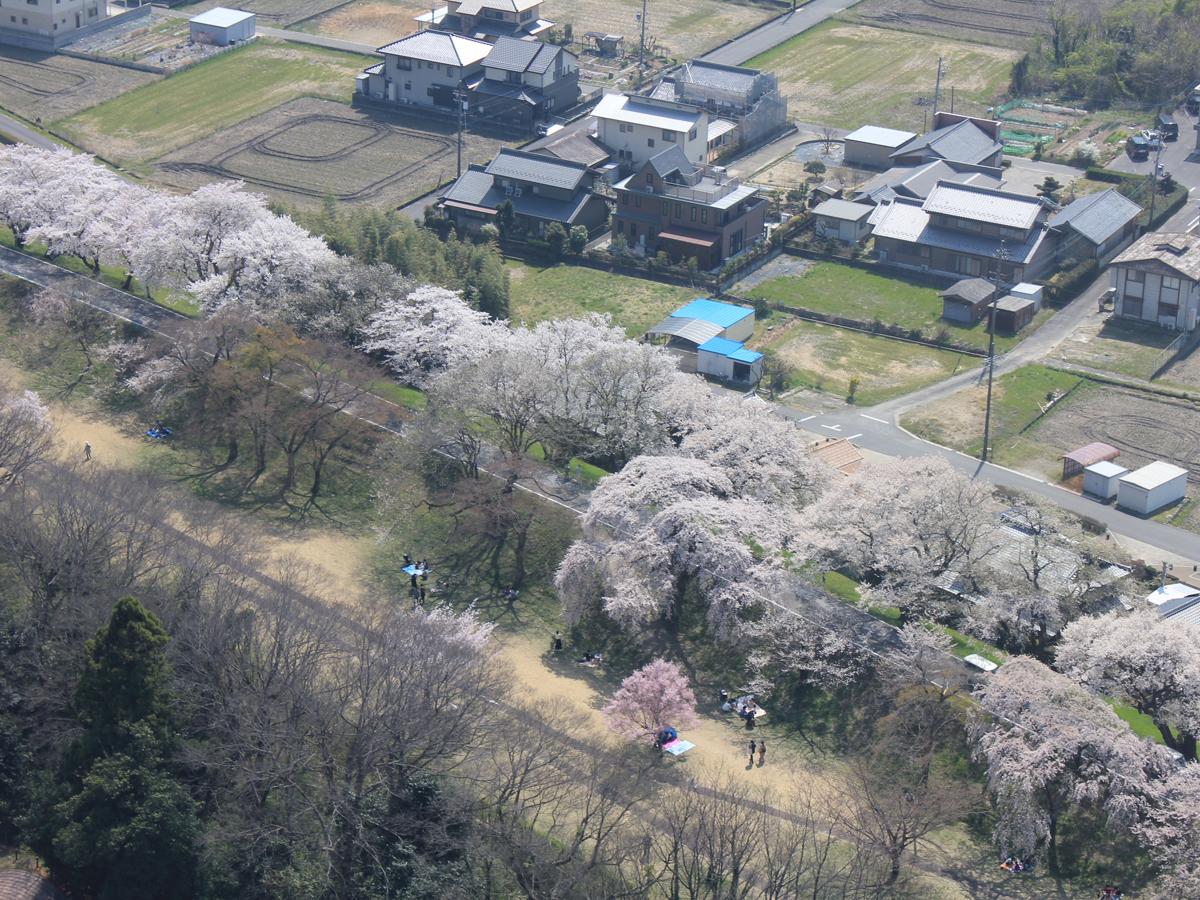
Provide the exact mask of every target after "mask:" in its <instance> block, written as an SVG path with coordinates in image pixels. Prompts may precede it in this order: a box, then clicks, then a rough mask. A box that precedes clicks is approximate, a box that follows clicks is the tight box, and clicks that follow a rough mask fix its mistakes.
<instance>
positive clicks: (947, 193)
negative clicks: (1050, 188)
mask: <svg viewBox="0 0 1200 900" xmlns="http://www.w3.org/2000/svg"><path fill="white" fill-rule="evenodd" d="M922 208H923V209H924V210H925V212H927V213H939V214H941V215H946V216H955V217H957V218H961V219H970V220H971V221H973V222H986V223H988V224H990V225H1005V226H1007V227H1009V228H1022V229H1024V228H1031V227H1033V225H1034V223H1035V222H1036V221H1037V217H1038V214H1039V213H1040V212H1041V211H1042V209H1043V206H1042V201H1041V200H1040V199H1038V198H1036V197H1024V196H1022V195H1020V194H1010V193H1008V192H1007V191H994V190H989V189H987V188H982V187H975V186H973V185H967V184H956V183H954V182H950V181H939V182H938V183H937V184H936V185H935V186H934V188H933V190H932V191H930V192H929V196H928V197H927V198H926V200H925V204H924V206H923V207H922Z"/></svg>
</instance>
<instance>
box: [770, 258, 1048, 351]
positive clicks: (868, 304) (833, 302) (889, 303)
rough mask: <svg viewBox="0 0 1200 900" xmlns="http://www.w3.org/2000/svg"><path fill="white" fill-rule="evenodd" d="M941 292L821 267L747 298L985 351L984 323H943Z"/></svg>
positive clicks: (891, 277) (1001, 338)
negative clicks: (942, 335)
mask: <svg viewBox="0 0 1200 900" xmlns="http://www.w3.org/2000/svg"><path fill="white" fill-rule="evenodd" d="M938 290H939V289H938V288H936V287H933V286H932V285H930V284H929V283H927V282H922V281H919V280H915V279H909V278H906V277H904V276H903V275H900V274H897V273H892V272H889V273H887V274H877V273H875V272H868V271H866V270H864V269H859V268H857V267H855V266H846V265H842V264H840V263H833V262H819V263H816V264H814V265H813V266H812V267H810V268H809V269H807V270H806V271H805V272H804V274H803V275H799V276H794V275H785V276H783V277H781V278H772V279H771V280H770V281H767V282H764V283H763V284H760V285H758V286H757V287H755V288H753V289H752V290H751V291H750V292H749V294H748V296H749V297H750V298H752V299H758V298H762V299H764V300H767V301H768V302H770V303H784V304H788V305H792V306H799V307H803V308H804V309H809V310H812V311H813V312H818V313H830V314H833V315H841V316H846V317H847V318H851V319H858V320H860V321H862V322H872V321H874V320H876V319H878V320H879V321H880V322H884V323H887V324H889V325H900V326H902V327H904V328H911V329H919V330H920V331H921V332H922V333H923V334H924V336H925V337H926V338H930V339H932V338H934V337H935V336H936V335H937V334H938V332H939V331H941V330H942V329H945V330H946V331H947V332H948V333H949V335H950V339H951V340H953V341H956V342H958V343H960V344H965V345H967V346H970V347H978V348H979V349H981V350H982V349H986V348H987V345H988V334H987V328H986V322H978V323H976V324H975V325H973V326H971V327H965V326H962V325H955V324H954V323H952V322H947V321H945V320H944V319H943V318H942V298H941V297H940V296H938ZM1050 315H1051V313H1050V311H1049V310H1043V311H1042V312H1040V313H1038V316H1037V318H1035V320H1034V321H1033V323H1032V324H1031V325H1029V326H1027V327H1026V328H1025V330H1024V331H1022V332H1021V334H1020V335H1015V336H1010V335H997V336H996V349H997V351H998V352H1003V351H1005V350H1008V349H1009V348H1010V347H1012V346H1013V345H1015V344H1017V343H1019V342H1020V341H1021V340H1023V339H1024V338H1025V337H1027V336H1028V335H1029V334H1030V333H1032V332H1033V331H1035V330H1036V329H1037V327H1038V326H1039V325H1040V324H1041V323H1042V322H1044V321H1045V320H1046V319H1048V318H1049V317H1050Z"/></svg>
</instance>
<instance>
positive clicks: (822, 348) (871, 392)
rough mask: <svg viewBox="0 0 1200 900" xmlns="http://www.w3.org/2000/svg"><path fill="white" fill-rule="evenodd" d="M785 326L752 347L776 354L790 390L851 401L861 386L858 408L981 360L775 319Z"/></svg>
mask: <svg viewBox="0 0 1200 900" xmlns="http://www.w3.org/2000/svg"><path fill="white" fill-rule="evenodd" d="M781 321H782V322H785V323H786V324H785V325H784V326H783V327H778V325H776V327H774V328H773V329H772V330H771V331H769V332H764V331H760V334H759V336H757V337H756V338H755V339H754V340H753V341H752V342H751V346H752V347H754V349H756V350H771V351H773V352H774V353H775V354H776V355H777V356H778V357H779V359H780V360H781V361H782V362H784V363H786V364H787V365H788V366H789V367H790V369H791V378H790V379H789V382H790V383H789V387H800V386H804V387H810V388H815V389H816V390H819V391H825V392H827V393H830V394H834V395H835V396H839V397H843V398H845V397H846V396H847V395H848V394H849V392H850V381H851V379H857V380H858V391H857V393H856V396H855V402H856V403H858V405H860V406H872V405H874V404H876V403H882V402H883V401H885V400H890V399H891V398H893V397H898V396H900V395H902V394H907V393H909V392H911V391H915V390H916V389H917V388H921V387H924V386H925V385H927V384H933V383H934V382H937V381H941V380H943V379H945V378H949V377H950V376H951V375H953V374H954V373H955V372H958V371H960V370H962V369H964V368H973V367H975V366H978V365H979V360H978V359H976V358H974V357H970V356H965V355H963V354H961V353H955V352H953V351H950V350H935V349H933V348H932V347H924V346H922V345H920V344H909V343H906V342H904V341H897V340H892V339H891V338H885V337H880V336H878V335H873V334H862V333H860V332H857V331H850V330H848V329H845V328H835V327H833V326H832V325H822V324H819V323H816V322H806V321H802V320H800V319H789V318H787V317H782V316H780V317H773V322H775V323H779V322H781Z"/></svg>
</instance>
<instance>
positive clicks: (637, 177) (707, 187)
mask: <svg viewBox="0 0 1200 900" xmlns="http://www.w3.org/2000/svg"><path fill="white" fill-rule="evenodd" d="M614 190H615V191H616V194H617V209H616V212H615V213H614V214H613V236H614V238H615V237H618V236H619V237H621V238H624V240H625V243H626V244H627V245H628V246H629V248H630V249H631V250H632V251H634V252H635V253H643V254H649V255H654V254H656V253H658V252H659V251H660V250H662V251H665V252H666V253H667V255H668V256H670V257H671V259H672V260H675V261H684V260H688V259H691V258H693V257H694V258H695V259H696V261H697V263H698V264H699V265H700V268H702V269H712V268H715V267H716V266H719V265H720V264H721V263H722V262H724V261H725V260H726V259H728V258H729V257H731V256H734V255H736V254H738V253H740V252H741V251H742V250H744V249H745V248H746V247H748V246H750V245H751V244H753V243H755V242H756V241H758V240H759V239H760V238H761V237H762V236H763V233H764V231H765V228H766V214H767V202H766V200H764V199H762V198H761V197H759V196H758V195H757V188H755V187H752V186H750V185H743V184H742V183H741V182H740V181H738V179H736V178H730V177H729V176H728V175H727V174H726V173H725V172H724V170H722V169H719V168H714V167H712V166H698V165H695V164H694V163H692V162H690V161H689V160H688V158H687V157H686V156H685V155H684V153H683V151H682V150H681V149H680V148H679V147H677V146H676V147H671V148H669V149H667V150H664V151H663V152H661V153H659V154H658V155H657V156H654V157H652V158H651V159H649V160H648V161H647V162H645V163H643V164H642V165H641V166H640V167H639V168H638V169H637V170H636V171H635V172H634V173H633V174H632V175H630V176H629V177H628V178H625V179H624V180H622V181H619V182H617V184H616V185H614Z"/></svg>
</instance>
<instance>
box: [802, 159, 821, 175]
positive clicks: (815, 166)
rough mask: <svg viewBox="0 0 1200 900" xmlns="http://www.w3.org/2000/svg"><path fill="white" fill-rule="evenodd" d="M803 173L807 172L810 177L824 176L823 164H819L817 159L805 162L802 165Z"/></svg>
mask: <svg viewBox="0 0 1200 900" xmlns="http://www.w3.org/2000/svg"><path fill="white" fill-rule="evenodd" d="M804 171H805V172H808V173H810V174H812V175H824V174H825V163H823V162H821V161H820V160H819V159H814V160H812V161H811V162H806V163H805V164H804Z"/></svg>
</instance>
